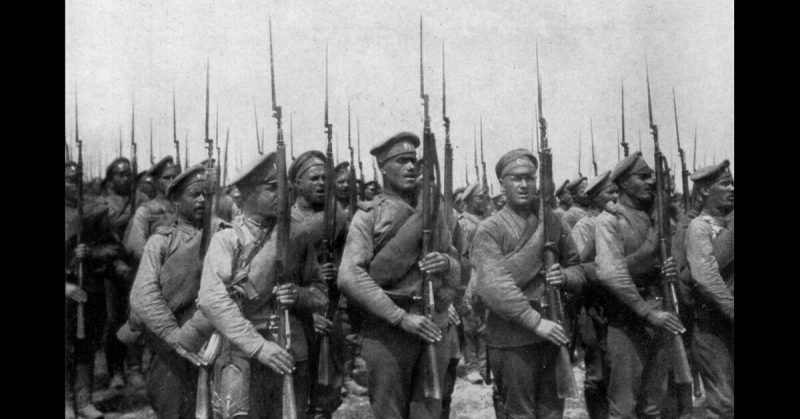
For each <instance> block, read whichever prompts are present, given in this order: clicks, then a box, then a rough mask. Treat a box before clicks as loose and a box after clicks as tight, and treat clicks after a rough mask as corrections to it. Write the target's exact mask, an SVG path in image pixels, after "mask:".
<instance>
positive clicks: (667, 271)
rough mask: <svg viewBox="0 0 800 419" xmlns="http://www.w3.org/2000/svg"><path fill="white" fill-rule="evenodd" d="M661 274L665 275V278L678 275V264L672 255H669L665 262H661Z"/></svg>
mask: <svg viewBox="0 0 800 419" xmlns="http://www.w3.org/2000/svg"><path fill="white" fill-rule="evenodd" d="M661 275H662V276H664V277H665V278H667V277H672V278H677V277H678V265H677V264H675V259H674V258H673V257H672V256H670V257H668V258H667V260H665V261H664V263H663V264H661Z"/></svg>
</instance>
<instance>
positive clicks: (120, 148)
mask: <svg viewBox="0 0 800 419" xmlns="http://www.w3.org/2000/svg"><path fill="white" fill-rule="evenodd" d="M119 156H120V157H122V127H119Z"/></svg>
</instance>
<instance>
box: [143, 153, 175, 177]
mask: <svg viewBox="0 0 800 419" xmlns="http://www.w3.org/2000/svg"><path fill="white" fill-rule="evenodd" d="M175 168H177V169H178V171H179V172H180V168H179V167H176V166H175V161H174V160H172V156H167V157H164V158H163V159H161V160H159V161H158V163H156V164H154V165H153V167H151V168H150V170H148V171H147V175H148V176H152V177H153V179H156V178H160V177H161V176H162V175H163V174H164V172H166V171H167V170H170V169H172V170H174V169H175Z"/></svg>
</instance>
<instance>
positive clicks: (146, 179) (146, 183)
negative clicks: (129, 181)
mask: <svg viewBox="0 0 800 419" xmlns="http://www.w3.org/2000/svg"><path fill="white" fill-rule="evenodd" d="M137 187H138V188H139V190H140V191H141V192H142V193H143V194H145V195H147V196H149V197H151V198H152V197H153V196H155V192H156V189H155V185H153V178H152V177H150V176H142V178H141V179H139V184H138V185H137Z"/></svg>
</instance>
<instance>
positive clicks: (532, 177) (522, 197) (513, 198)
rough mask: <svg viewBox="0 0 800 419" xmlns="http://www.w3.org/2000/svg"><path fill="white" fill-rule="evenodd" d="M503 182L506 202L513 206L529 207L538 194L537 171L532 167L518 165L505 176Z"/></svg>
mask: <svg viewBox="0 0 800 419" xmlns="http://www.w3.org/2000/svg"><path fill="white" fill-rule="evenodd" d="M502 184H503V190H504V191H505V203H507V204H509V205H511V206H512V207H513V208H523V207H528V206H529V205H530V203H531V201H533V198H534V194H536V171H535V170H533V169H531V168H530V167H517V168H515V169H512V170H511V171H510V172H509V173H508V174H507V175H505V176H503V179H502ZM498 204H499V202H498ZM503 205H504V204H503ZM498 206H500V205H498Z"/></svg>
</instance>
